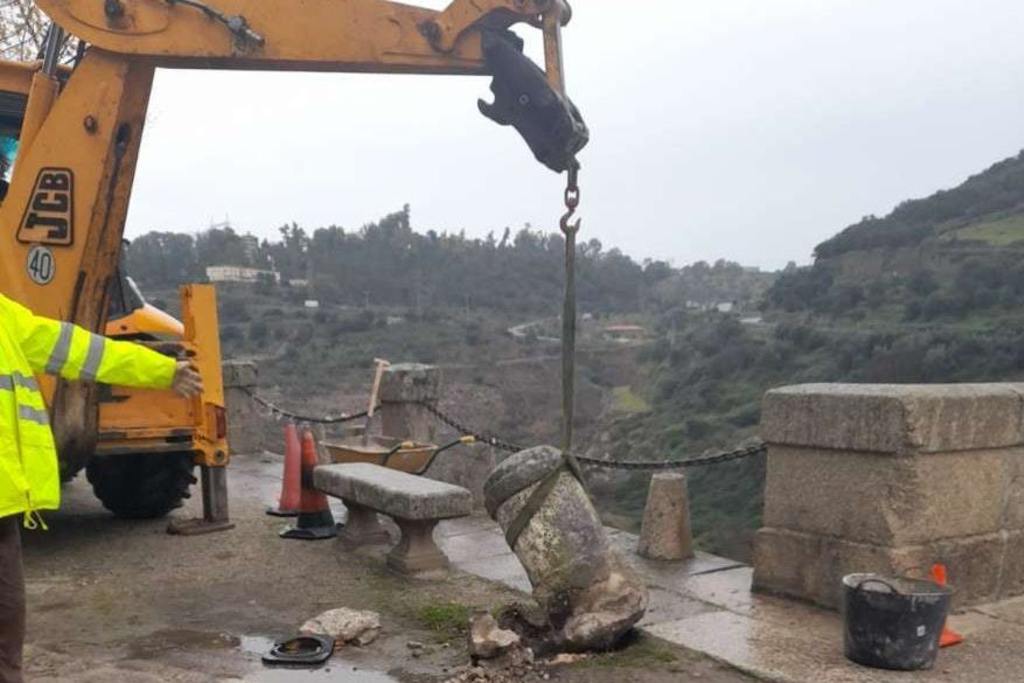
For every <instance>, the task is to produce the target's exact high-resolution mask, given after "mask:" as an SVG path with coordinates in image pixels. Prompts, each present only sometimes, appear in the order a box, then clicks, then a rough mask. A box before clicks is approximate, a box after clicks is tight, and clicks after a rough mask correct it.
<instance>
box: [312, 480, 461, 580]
mask: <svg viewBox="0 0 1024 683" xmlns="http://www.w3.org/2000/svg"><path fill="white" fill-rule="evenodd" d="M313 484H314V486H316V488H317V489H319V490H320V491H323V492H324V493H326V494H327V495H329V496H334V497H335V498H341V500H342V502H343V503H345V507H346V508H348V521H347V522H346V524H345V527H344V528H343V529H342V530H341V533H340V534H339V538H340V539H341V540H342V542H344V543H346V544H347V545H350V546H361V545H372V544H377V543H387V542H388V541H389V540H390V539H389V538H388V534H387V531H386V530H385V529H384V527H382V526H381V524H380V520H379V519H378V518H377V513H381V514H384V515H387V516H388V517H391V518H392V519H394V520H395V523H396V524H397V525H398V528H399V529H401V531H402V538H401V540H400V541H399V542H398V545H396V546H395V547H394V548H392V550H391V552H390V553H388V557H387V563H388V567H390V568H392V569H394V570H395V571H396V572H398V573H400V574H405V575H410V576H412V575H417V574H424V573H427V572H436V571H444V570H446V569H447V568H448V558H447V557H446V556H445V554H444V553H443V552H441V549H440V548H438V547H437V544H436V543H435V542H434V527H436V526H437V523H438V522H439V521H441V520H442V519H454V518H456V517H466V516H468V515H469V514H470V512H472V510H473V496H472V494H471V493H470V492H469V491H467V490H466V489H464V488H462V487H461V486H453V485H452V484H445V483H443V482H440V481H434V480H433V479H426V478H424V477H418V476H416V475H412V474H406V473H405V472H399V471H398V470H392V469H388V468H386V467H381V466H379V465H371V464H368V463H355V464H347V465H321V466H320V467H317V468H316V469H315V470H313Z"/></svg>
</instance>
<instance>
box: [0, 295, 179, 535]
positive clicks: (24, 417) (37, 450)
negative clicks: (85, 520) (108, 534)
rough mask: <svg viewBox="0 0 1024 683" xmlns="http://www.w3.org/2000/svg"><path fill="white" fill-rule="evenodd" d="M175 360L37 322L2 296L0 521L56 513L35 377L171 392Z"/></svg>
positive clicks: (52, 456)
mask: <svg viewBox="0 0 1024 683" xmlns="http://www.w3.org/2000/svg"><path fill="white" fill-rule="evenodd" d="M174 371H175V359H174V358H170V357H168V356H164V355H162V354H159V353H157V352H156V351H152V350H150V349H147V348H145V347H143V346H139V345H138V344H132V343H130V342H118V341H114V340H111V339H107V338H106V337H102V336H100V335H96V334H92V333H90V332H87V331H86V330H84V329H82V328H80V327H76V326H74V325H72V324H70V323H62V322H58V321H55V320H49V319H47V318H42V317H39V316H37V315H33V314H32V312H31V311H29V310H28V309H27V308H25V307H24V306H22V305H20V304H17V303H15V302H14V301H12V300H10V299H8V298H7V297H5V296H3V295H2V294H0V517H6V516H8V515H15V514H21V513H25V524H26V526H32V525H34V523H33V521H32V516H31V513H33V512H35V511H38V510H56V509H57V507H58V506H59V505H60V474H59V468H58V465H57V449H56V447H55V446H54V441H53V433H52V432H51V430H50V418H49V413H48V412H47V409H46V403H45V401H44V400H43V394H42V393H41V392H40V391H39V385H38V384H37V383H36V380H35V377H34V375H37V374H44V373H45V374H50V375H59V376H61V377H63V378H64V379H68V380H83V381H99V382H103V383H104V384H120V385H123V386H130V387H144V388H150V389H167V388H169V387H170V386H171V382H172V381H173V380H174Z"/></svg>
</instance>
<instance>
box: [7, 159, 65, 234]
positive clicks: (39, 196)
mask: <svg viewBox="0 0 1024 683" xmlns="http://www.w3.org/2000/svg"><path fill="white" fill-rule="evenodd" d="M74 192H75V177H74V174H72V173H71V171H70V169H66V168H44V169H42V170H41V171H39V177H38V178H36V187H35V189H34V190H33V191H32V198H31V199H30V200H29V203H28V208H27V209H25V217H24V218H23V219H22V220H21V227H20V228H19V229H18V241H19V242H27V243H31V244H56V245H61V246H67V245H69V244H71V243H72V242H73V241H74V234H73V232H74V226H73V222H74V218H73V213H74V202H73V195H74Z"/></svg>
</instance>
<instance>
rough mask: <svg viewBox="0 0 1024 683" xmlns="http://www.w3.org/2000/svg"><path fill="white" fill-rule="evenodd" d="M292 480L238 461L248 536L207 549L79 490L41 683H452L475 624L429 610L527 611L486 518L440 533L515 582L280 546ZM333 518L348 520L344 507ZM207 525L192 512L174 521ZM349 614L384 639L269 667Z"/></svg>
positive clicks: (701, 672) (45, 594) (54, 578)
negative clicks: (418, 648) (309, 661)
mask: <svg viewBox="0 0 1024 683" xmlns="http://www.w3.org/2000/svg"><path fill="white" fill-rule="evenodd" d="M280 472H281V460H280V458H279V457H274V456H259V457H256V456H249V457H238V458H236V459H235V460H234V462H233V463H232V465H231V469H230V470H229V486H230V490H231V516H232V519H233V520H234V521H235V523H236V528H235V529H233V530H231V531H227V532H223V533H218V534H213V535H208V536H199V537H191V538H187V537H179V536H169V535H167V534H166V533H165V529H166V526H167V520H153V521H122V520H117V519H114V518H113V517H112V516H111V515H110V514H109V513H107V512H106V511H105V510H104V509H103V508H102V507H101V506H100V505H99V503H98V502H97V501H96V500H95V499H94V498H93V496H92V493H91V490H90V488H89V486H88V484H87V483H86V482H85V481H84V477H80V478H79V479H78V480H76V481H74V482H72V483H71V484H70V485H68V486H67V487H65V490H64V503H63V507H62V509H61V510H60V511H59V512H55V513H50V514H47V515H46V521H47V523H48V526H49V529H50V530H49V531H47V532H26V533H25V535H24V545H25V566H26V577H27V594H28V605H29V624H28V638H27V643H26V674H27V680H28V681H29V683H58V682H59V683H65V682H69V683H110V682H117V683H121V682H124V683H163V682H165V681H168V682H172V683H208V682H212V681H230V682H232V683H236V682H239V681H246V682H249V681H251V682H267V683H275V682H281V683H293V682H295V681H301V682H304V681H312V682H315V681H319V680H324V681H328V680H329V681H345V682H346V683H382V682H384V681H401V682H402V683H437V682H439V681H443V680H446V679H447V678H448V677H449V676H450V675H451V674H452V673H453V672H455V671H458V670H459V668H460V667H463V666H465V665H466V664H467V663H468V655H467V653H466V648H465V641H464V636H463V635H461V634H459V633H457V632H454V631H452V630H451V628H450V627H451V626H452V625H453V624H454V622H457V625H458V626H464V616H457V617H456V618H454V619H453V620H452V624H448V625H442V627H441V628H437V626H436V624H431V623H430V622H429V621H428V620H427V619H425V617H424V616H423V614H424V613H425V610H433V611H434V613H437V612H438V610H440V611H441V612H442V613H443V612H444V610H445V609H447V608H449V607H451V606H455V607H458V608H459V609H463V610H468V611H471V610H475V609H484V610H494V609H497V608H498V607H500V606H502V605H506V604H509V603H511V602H521V601H523V600H524V599H526V596H525V595H523V593H521V592H520V591H519V590H513V588H512V587H513V586H514V587H516V588H517V589H518V588H524V587H527V586H526V579H525V575H524V574H522V569H521V567H519V565H518V562H517V561H515V560H514V556H511V554H510V553H509V551H508V550H507V548H505V547H504V541H503V540H502V538H501V536H500V534H498V533H497V529H496V527H494V526H493V524H492V523H491V522H489V520H486V519H483V518H470V519H468V520H457V521H455V522H452V523H449V524H446V525H444V528H443V529H442V530H441V531H440V532H439V536H443V538H442V539H441V540H442V543H443V544H444V545H445V547H446V548H448V550H449V551H450V552H451V553H452V554H453V556H457V557H458V558H462V559H467V560H468V561H467V562H466V564H467V566H470V568H471V569H473V570H475V571H476V572H477V573H478V574H481V575H485V576H486V575H493V576H495V577H497V578H498V579H501V580H503V581H504V583H502V582H501V581H499V582H494V581H491V580H485V579H484V578H478V576H474V575H473V573H461V572H453V574H452V575H451V576H450V577H448V578H447V579H443V580H439V581H429V582H421V581H409V580H407V579H404V578H401V577H397V576H395V575H393V574H391V573H389V572H388V571H387V570H386V568H385V565H384V562H383V554H384V552H386V550H387V548H386V547H377V548H372V549H364V550H360V551H358V552H348V551H343V550H342V549H341V548H340V546H339V545H338V544H337V543H335V542H334V541H324V542H313V543H310V542H301V541H283V540H281V539H279V538H278V536H277V532H278V531H279V530H280V529H281V528H282V527H283V526H284V525H285V524H287V523H288V520H281V519H279V518H273V517H268V516H267V515H265V514H264V509H265V506H266V505H268V504H270V503H272V502H273V501H274V499H275V498H276V496H277V494H278V493H279V486H280V479H279V477H280ZM332 506H333V508H334V511H335V516H336V518H337V519H338V520H339V521H341V520H342V519H343V518H344V514H345V512H344V508H343V506H342V505H341V504H340V503H339V502H336V501H332ZM198 512H199V506H198V503H197V502H196V501H190V502H189V504H188V505H187V506H186V507H185V508H184V509H182V510H180V511H178V512H176V513H175V514H174V517H176V518H187V517H191V516H194V515H196V514H198ZM499 556H500V561H495V560H496V558H499ZM473 560H480V562H479V563H475V562H474V561H473ZM459 564H461V561H460V562H459ZM336 607H351V608H353V609H370V610H374V611H378V612H379V613H380V614H381V620H382V626H383V630H382V632H381V635H380V637H379V638H378V639H377V640H376V641H375V642H374V643H373V644H372V645H370V646H368V647H365V648H355V647H349V648H344V649H342V650H340V651H337V652H336V654H335V656H334V657H332V659H331V660H330V661H329V662H328V663H327V664H326V665H325V666H324V667H323V668H320V669H317V670H313V671H308V670H299V671H295V670H282V669H269V668H266V667H264V666H263V664H262V662H261V656H262V654H263V653H264V652H265V651H267V649H268V648H269V647H270V645H271V643H272V642H273V641H274V640H275V639H281V638H285V637H290V636H293V635H295V630H296V628H297V627H298V626H299V625H300V624H302V623H303V622H305V621H306V620H307V619H309V618H311V617H313V616H316V615H317V614H320V613H321V612H323V611H326V610H328V609H333V608H336ZM457 614H458V613H457ZM414 641H415V642H417V643H424V644H425V645H426V647H425V649H424V650H423V654H422V655H421V656H414V655H412V654H411V649H410V647H409V645H410V643H411V642H414ZM634 651H635V652H636V654H635V655H634V654H633V652H634ZM544 673H545V676H549V678H544V679H543V680H551V681H564V682H566V683H583V682H586V683H668V681H675V680H678V679H679V678H680V676H681V675H682V676H683V678H685V677H686V674H692V675H694V676H699V677H701V679H702V681H706V682H709V683H741V682H742V681H743V680H747V679H746V677H745V676H743V675H741V674H738V673H736V672H734V671H732V670H731V669H729V668H728V667H725V666H722V665H719V664H717V663H715V662H713V661H711V660H708V659H706V658H702V657H697V656H695V655H692V654H690V653H688V652H686V651H684V650H682V649H679V648H674V647H673V646H670V645H667V644H664V643H661V642H660V641H654V640H653V639H646V640H644V641H641V645H640V646H631V647H630V648H627V650H625V651H623V653H621V654H619V653H613V654H610V655H605V656H603V657H602V658H599V661H596V662H595V663H594V664H593V665H592V666H591V665H585V666H582V667H557V668H554V669H546V670H545V672H544ZM536 680H538V681H539V680H542V679H541V678H537V679H536Z"/></svg>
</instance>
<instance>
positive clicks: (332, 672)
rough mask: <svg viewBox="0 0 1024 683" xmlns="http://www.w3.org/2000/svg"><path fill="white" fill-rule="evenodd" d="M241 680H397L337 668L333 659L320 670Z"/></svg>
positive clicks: (252, 682) (351, 682) (276, 672)
mask: <svg viewBox="0 0 1024 683" xmlns="http://www.w3.org/2000/svg"><path fill="white" fill-rule="evenodd" d="M243 680H245V681H247V682H248V683H295V681H328V680H330V681H344V682H345V683H396V681H398V679H397V678H392V677H391V676H388V675H387V674H384V673H380V672H377V671H364V670H362V669H353V668H352V667H349V666H345V665H341V666H338V665H337V664H336V663H335V660H334V659H331V661H330V662H329V663H328V664H327V665H326V666H324V668H322V669H315V670H313V671H309V670H302V669H266V670H264V671H260V672H257V673H254V674H251V675H250V676H246V677H245V678H244V679H243Z"/></svg>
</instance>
